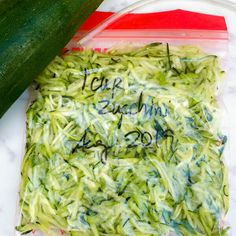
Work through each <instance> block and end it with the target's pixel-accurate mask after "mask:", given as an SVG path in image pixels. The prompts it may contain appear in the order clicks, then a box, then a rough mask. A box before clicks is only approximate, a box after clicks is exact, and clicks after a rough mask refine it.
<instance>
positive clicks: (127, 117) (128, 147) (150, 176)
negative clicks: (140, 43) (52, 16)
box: [17, 43, 228, 236]
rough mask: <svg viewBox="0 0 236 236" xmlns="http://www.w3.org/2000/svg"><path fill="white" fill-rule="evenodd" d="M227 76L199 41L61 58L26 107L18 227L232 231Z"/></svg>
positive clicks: (93, 231) (77, 231)
mask: <svg viewBox="0 0 236 236" xmlns="http://www.w3.org/2000/svg"><path fill="white" fill-rule="evenodd" d="M223 77H224V72H223V71H222V69H221V68H220V65H219V59H218V58H217V57H216V56H214V55H208V54H206V53H204V52H203V51H201V50H200V49H199V48H197V47H195V46H178V47H176V46H171V45H165V44H160V43H154V44H150V45H146V46H144V47H140V48H128V49H115V48H114V49H111V50H109V51H108V52H106V53H101V52H95V51H91V50H85V51H82V52H69V53H67V54H65V55H63V56H62V57H57V58H55V60H54V61H53V62H52V63H51V64H50V65H49V66H48V67H47V68H46V70H45V71H44V72H43V73H42V74H41V75H40V76H39V77H38V78H37V79H36V83H37V86H38V89H37V95H36V99H35V100H34V101H33V102H32V104H31V106H30V107H29V109H28V111H27V144H26V154H25V157H24V160H23V164H22V181H21V186H20V209H21V223H20V226H18V227H17V230H18V231H20V232H22V233H26V232H29V231H31V230H39V231H42V232H44V233H45V234H48V233H49V232H51V234H50V235H52V232H54V233H55V235H58V232H57V230H63V231H64V232H65V233H66V234H67V235H71V236H76V235H86V236H89V235H91V236H92V235H107V236H108V235H110V236H112V235H129V236H131V235H132V236H133V235H134V236H139V235H140V236H141V235H142V236H144V235H157V236H158V235H160V236H163V235H167V236H168V235H171V233H172V235H183V236H188V235H196V236H200V235H209V236H210V235H215V236H217V235H227V230H228V229H227V228H226V227H221V226H220V224H221V220H222V216H224V215H225V214H226V213H227V210H228V182H227V171H226V168H225V166H224V164H223V159H222V152H223V149H224V147H225V144H226V140H227V138H226V136H225V135H224V134H222V132H221V130H220V121H219V105H218V103H217V95H218V87H219V86H220V83H221V82H222V81H223ZM55 230H56V231H55Z"/></svg>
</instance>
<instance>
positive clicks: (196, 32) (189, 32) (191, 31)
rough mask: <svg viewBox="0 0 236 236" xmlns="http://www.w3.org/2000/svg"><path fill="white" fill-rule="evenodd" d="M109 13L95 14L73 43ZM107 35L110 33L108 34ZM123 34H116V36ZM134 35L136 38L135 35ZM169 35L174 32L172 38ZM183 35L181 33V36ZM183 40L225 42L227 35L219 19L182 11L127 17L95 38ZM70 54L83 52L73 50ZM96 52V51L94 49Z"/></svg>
mask: <svg viewBox="0 0 236 236" xmlns="http://www.w3.org/2000/svg"><path fill="white" fill-rule="evenodd" d="M113 14H114V13H113V12H99V11H95V12H94V13H92V14H91V16H90V17H89V18H88V19H87V20H86V21H85V22H84V24H83V25H82V26H81V27H80V29H79V30H78V32H77V34H76V35H75V36H74V38H73V40H74V41H78V40H79V39H80V38H81V37H82V36H83V35H84V34H86V33H87V32H89V31H90V30H92V29H94V28H95V27H96V26H97V25H99V24H100V23H101V22H103V21H105V20H106V19H107V18H109V17H110V16H112V15H113ZM109 31H110V32H112V33H110V34H109ZM120 31H123V32H126V33H125V34H124V33H123V34H120V33H119V32H120ZM137 31H138V34H137ZM172 32H175V33H174V35H173V34H172ZM183 33H185V34H184V35H183ZM140 35H141V37H142V38H155V37H158V38H176V39H177V38H187V39H199V38H201V39H204V40H208V39H215V40H222V39H223V40H227V39H228V32H227V25H226V22H225V18H224V17H223V16H216V15H208V14H202V13H198V12H191V11H185V10H180V9H177V10H172V11H164V12H155V13H129V14H126V15H124V16H122V17H120V18H119V20H118V21H115V22H113V23H112V24H110V25H109V26H108V27H107V28H106V29H105V30H104V31H103V32H101V34H99V36H98V38H99V39H101V40H106V39H109V38H127V39H128V38H129V39H130V38H139V37H140ZM72 50H83V48H79V47H73V48H72ZM94 50H97V51H99V49H94Z"/></svg>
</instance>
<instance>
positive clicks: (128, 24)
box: [79, 9, 227, 31]
mask: <svg viewBox="0 0 236 236" xmlns="http://www.w3.org/2000/svg"><path fill="white" fill-rule="evenodd" d="M113 14H114V13H113V12H99V11H95V12H94V13H92V15H91V16H90V17H89V18H88V19H87V20H86V21H85V23H84V24H83V25H82V26H81V27H80V29H79V30H80V31H89V30H91V29H93V28H94V27H96V26H97V25H98V24H99V23H101V22H102V21H104V20H105V19H107V18H108V17H110V16H111V15H113ZM106 29H191V30H221V31H227V26H226V22H225V18H224V17H223V16H215V15H208V14H202V13H197V12H191V11H184V10H180V9H178V10H173V11H165V12H155V13H135V14H134V13H130V14H127V15H124V16H123V17H121V18H120V19H119V20H118V21H116V22H114V23H112V24H111V25H109V26H108V27H107V28H106Z"/></svg>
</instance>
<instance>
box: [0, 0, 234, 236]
mask: <svg viewBox="0 0 236 236" xmlns="http://www.w3.org/2000/svg"><path fill="white" fill-rule="evenodd" d="M222 1H223V0H222ZM134 2H136V1H135V0H126V1H125V0H119V1H118V0H117V1H115V0H105V1H104V3H103V4H102V6H101V7H100V8H99V10H107V11H117V10H119V9H121V8H123V7H125V6H127V5H129V4H131V3H134ZM234 2H236V0H234ZM177 8H178V7H177ZM193 10H194V9H193ZM203 10H204V11H207V9H206V8H204V9H203ZM235 22H236V13H235V14H234V16H233V15H232V16H231V17H229V18H228V19H227V23H228V26H230V27H229V29H230V30H231V32H230V33H231V35H230V36H231V41H232V42H233V44H234V46H231V48H230V53H231V66H230V68H229V72H228V73H229V74H231V75H232V74H233V75H235V78H234V77H233V76H231V77H230V78H229V79H228V82H227V86H226V88H225V96H224V103H225V106H226V109H227V111H228V114H229V120H228V121H227V122H228V126H229V127H230V142H229V146H230V151H231V157H230V158H228V162H229V163H230V167H229V171H230V173H231V174H230V178H231V179H230V184H231V192H230V194H231V196H234V198H231V202H230V207H231V210H230V212H229V218H231V219H233V220H231V222H236V221H235V220H236V197H235V196H236V185H235V179H236V157H234V153H236V141H235V140H236V66H235V65H234V63H236V24H235ZM234 28H235V29H234ZM233 29H234V30H233ZM27 98H28V96H27V92H25V93H24V94H23V95H22V96H21V97H20V98H19V99H18V100H17V101H16V102H15V104H14V105H13V106H12V107H11V109H10V110H9V111H8V112H7V113H6V114H5V115H4V117H3V118H2V119H0V236H13V235H15V230H14V227H15V224H16V203H17V191H18V184H19V176H20V165H21V160H22V156H23V154H24V136H25V109H26V106H27ZM0 102H1V101H0ZM233 177H235V178H233ZM233 181H234V184H233ZM233 230H234V232H236V226H235V224H234V226H233ZM234 235H236V233H235V234H234Z"/></svg>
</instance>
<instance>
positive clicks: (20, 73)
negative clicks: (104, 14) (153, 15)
mask: <svg viewBox="0 0 236 236" xmlns="http://www.w3.org/2000/svg"><path fill="white" fill-rule="evenodd" d="M101 2H102V0H89V1H88V0H54V1H53V0H38V1H32V0H21V1H15V4H16V5H14V6H13V7H9V8H7V7H6V5H4V1H3V3H2V4H3V5H2V9H3V10H2V12H1V11H0V12H1V13H2V14H0V15H1V19H2V20H0V117H2V116H3V114H4V113H5V112H6V111H7V109H8V108H9V107H10V106H11V105H12V104H13V103H14V101H15V100H16V99H17V98H18V97H19V96H20V95H21V94H22V92H23V91H24V90H25V89H26V88H27V87H28V86H29V84H30V83H31V82H32V80H33V79H35V78H36V77H37V76H38V75H39V73H40V72H41V71H42V70H43V69H44V68H45V67H46V66H47V65H48V64H49V63H50V61H51V60H52V59H53V58H54V57H55V56H56V55H57V54H58V53H59V52H60V50H61V49H62V48H63V47H64V46H65V45H66V43H67V42H68V41H69V40H70V39H71V37H72V36H73V34H74V33H75V32H76V30H77V29H78V27H79V26H80V25H81V24H82V23H83V22H84V20H85V19H86V18H87V17H88V16H89V15H90V14H91V13H92V12H93V11H94V10H95V9H96V8H97V7H98V6H99V4H100V3H101ZM16 6H17V7H16ZM0 7H1V4H0ZM4 9H8V10H7V11H4Z"/></svg>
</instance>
